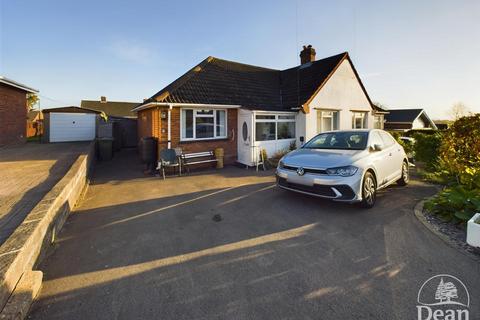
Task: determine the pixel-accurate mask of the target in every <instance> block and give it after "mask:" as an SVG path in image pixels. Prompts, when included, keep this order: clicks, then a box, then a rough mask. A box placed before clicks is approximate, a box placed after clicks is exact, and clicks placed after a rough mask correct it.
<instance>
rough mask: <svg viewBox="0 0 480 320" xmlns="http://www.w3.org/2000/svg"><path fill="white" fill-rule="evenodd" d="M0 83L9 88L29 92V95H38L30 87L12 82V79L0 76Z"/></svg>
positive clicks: (35, 90) (36, 91)
mask: <svg viewBox="0 0 480 320" xmlns="http://www.w3.org/2000/svg"><path fill="white" fill-rule="evenodd" d="M0 83H3V84H6V85H8V86H10V87H15V88H17V89H20V90H23V91H26V92H29V93H38V90H37V89H33V88H31V87H28V86H26V85H24V84H22V83H20V82H17V81H14V80H12V79H9V78H6V77H3V76H0Z"/></svg>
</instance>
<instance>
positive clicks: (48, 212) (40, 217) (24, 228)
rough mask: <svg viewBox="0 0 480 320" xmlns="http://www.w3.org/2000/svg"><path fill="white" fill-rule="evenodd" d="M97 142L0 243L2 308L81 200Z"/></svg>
mask: <svg viewBox="0 0 480 320" xmlns="http://www.w3.org/2000/svg"><path fill="white" fill-rule="evenodd" d="M94 158H95V142H92V143H91V144H90V147H89V151H88V153H86V154H82V155H80V156H79V157H78V159H77V160H76V161H75V162H74V164H73V165H72V166H71V167H70V169H69V170H68V172H67V173H66V174H65V176H64V177H63V178H62V179H61V180H60V181H59V182H58V183H57V184H56V185H55V186H54V187H53V188H52V189H51V190H50V191H49V192H48V193H47V194H46V195H45V196H44V197H43V199H42V200H41V201H40V202H39V203H38V204H37V205H36V206H35V207H34V208H33V209H32V211H31V212H30V213H29V214H28V215H27V216H26V217H25V220H24V221H23V222H22V224H20V225H19V226H18V227H17V229H16V230H15V231H14V233H13V234H12V235H11V236H10V237H9V238H8V239H7V241H5V242H4V243H3V244H2V245H1V246H0V310H2V309H3V308H4V306H5V304H6V302H7V301H8V299H9V297H10V295H11V294H12V292H13V290H14V289H15V287H16V286H17V284H18V281H19V280H20V278H21V277H22V275H23V273H24V272H27V271H31V270H32V268H34V267H35V266H36V265H37V264H38V263H40V262H41V260H42V258H43V257H44V255H45V252H46V250H47V249H48V247H49V246H50V245H51V244H52V242H53V240H54V239H55V237H56V235H57V234H58V232H59V231H60V229H61V228H62V226H63V223H64V222H65V220H66V218H67V216H68V214H69V213H70V211H71V210H72V208H73V207H74V206H75V204H76V202H77V201H78V200H79V198H80V197H81V195H82V194H83V192H84V191H85V187H86V186H87V185H88V177H89V175H90V173H91V170H92V168H93V164H94V161H95V159H94Z"/></svg>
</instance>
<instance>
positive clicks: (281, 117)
mask: <svg viewBox="0 0 480 320" xmlns="http://www.w3.org/2000/svg"><path fill="white" fill-rule="evenodd" d="M257 117H273V118H266V119H262V118H260V119H258V118H257ZM285 117H289V118H285ZM288 122H290V123H293V124H294V137H293V138H284V139H279V138H278V124H279V123H288ZM257 123H275V139H273V140H257ZM253 124H254V128H255V135H254V142H259V143H262V142H271V141H285V140H295V139H297V115H296V114H280V113H278V114H274V113H256V114H254V123H253Z"/></svg>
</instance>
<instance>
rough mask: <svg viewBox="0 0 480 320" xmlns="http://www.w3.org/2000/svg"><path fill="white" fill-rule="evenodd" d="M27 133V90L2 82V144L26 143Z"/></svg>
mask: <svg viewBox="0 0 480 320" xmlns="http://www.w3.org/2000/svg"><path fill="white" fill-rule="evenodd" d="M26 133H27V95H26V92H25V91H23V90H20V89H17V88H14V87H11V86H8V85H5V84H2V83H0V145H7V144H18V143H24V142H25V137H26Z"/></svg>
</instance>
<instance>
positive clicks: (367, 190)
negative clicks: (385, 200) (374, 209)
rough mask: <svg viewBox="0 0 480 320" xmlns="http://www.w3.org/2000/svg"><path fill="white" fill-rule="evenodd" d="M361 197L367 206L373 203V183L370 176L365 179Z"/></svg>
mask: <svg viewBox="0 0 480 320" xmlns="http://www.w3.org/2000/svg"><path fill="white" fill-rule="evenodd" d="M363 196H364V198H365V200H366V202H367V203H368V204H369V205H371V204H373V203H374V202H375V181H373V178H372V177H370V176H368V177H366V178H365V181H364V184H363Z"/></svg>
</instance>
